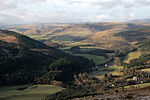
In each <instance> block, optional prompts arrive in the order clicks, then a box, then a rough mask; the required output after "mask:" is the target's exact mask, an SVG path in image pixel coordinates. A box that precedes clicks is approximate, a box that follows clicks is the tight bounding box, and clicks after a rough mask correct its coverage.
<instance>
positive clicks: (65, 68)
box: [0, 30, 93, 86]
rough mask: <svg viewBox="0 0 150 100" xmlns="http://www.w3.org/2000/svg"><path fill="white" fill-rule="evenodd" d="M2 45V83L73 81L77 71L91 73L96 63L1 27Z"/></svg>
mask: <svg viewBox="0 0 150 100" xmlns="http://www.w3.org/2000/svg"><path fill="white" fill-rule="evenodd" d="M0 47H1V48H0V51H1V54H0V58H1V59H0V69H1V70H0V77H1V78H0V85H1V86H3V85H19V84H26V83H44V84H51V81H54V80H55V81H61V82H65V81H71V80H73V75H74V74H78V73H82V72H89V71H90V70H91V66H92V65H93V63H92V62H90V61H89V60H88V59H85V58H82V57H77V56H72V55H69V54H66V53H64V52H62V51H60V50H57V49H55V48H53V47H49V46H47V45H45V44H43V43H41V42H39V41H36V40H34V39H31V38H29V37H27V36H25V35H21V34H18V33H16V32H12V31H7V30H0ZM66 72H67V73H66ZM68 72H69V73H68ZM66 75H67V76H68V77H66Z"/></svg>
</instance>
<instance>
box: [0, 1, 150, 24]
mask: <svg viewBox="0 0 150 100" xmlns="http://www.w3.org/2000/svg"><path fill="white" fill-rule="evenodd" d="M147 18H150V0H0V23H7V24H8V23H9V24H23V23H49V22H57V23H79V22H82V23H83V22H102V21H103V22H104V21H107V22H108V21H127V20H133V19H147Z"/></svg>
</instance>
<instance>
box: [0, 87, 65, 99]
mask: <svg viewBox="0 0 150 100" xmlns="http://www.w3.org/2000/svg"><path fill="white" fill-rule="evenodd" d="M62 89H63V88H62V87H59V86H53V85H22V86H12V87H1V88H0V100H42V99H44V98H45V97H46V96H47V95H50V94H54V93H56V92H59V91H61V90H62Z"/></svg>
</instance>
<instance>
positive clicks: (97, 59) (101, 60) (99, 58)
mask: <svg viewBox="0 0 150 100" xmlns="http://www.w3.org/2000/svg"><path fill="white" fill-rule="evenodd" d="M74 55H75V56H82V57H85V58H87V59H89V60H92V61H93V62H94V63H95V64H96V65H99V64H102V63H105V62H106V61H107V59H105V57H103V56H97V55H91V54H74Z"/></svg>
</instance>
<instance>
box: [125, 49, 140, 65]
mask: <svg viewBox="0 0 150 100" xmlns="http://www.w3.org/2000/svg"><path fill="white" fill-rule="evenodd" d="M141 55H142V53H141V51H134V52H131V53H129V54H128V57H127V59H126V60H125V61H124V62H125V63H129V62H130V60H133V59H136V58H139V57H140V56H141Z"/></svg>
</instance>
